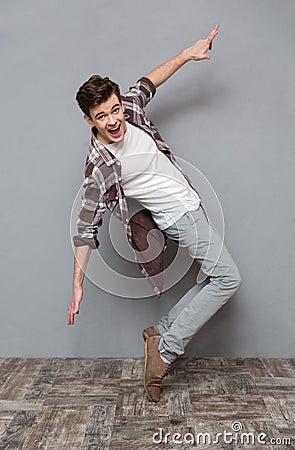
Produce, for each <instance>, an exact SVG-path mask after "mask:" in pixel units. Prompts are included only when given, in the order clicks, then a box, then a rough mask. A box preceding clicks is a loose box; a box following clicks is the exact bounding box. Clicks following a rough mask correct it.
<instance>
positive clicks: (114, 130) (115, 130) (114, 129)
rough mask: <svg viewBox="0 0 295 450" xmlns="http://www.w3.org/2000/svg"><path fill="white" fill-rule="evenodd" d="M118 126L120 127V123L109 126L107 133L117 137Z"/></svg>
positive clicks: (118, 132)
mask: <svg viewBox="0 0 295 450" xmlns="http://www.w3.org/2000/svg"><path fill="white" fill-rule="evenodd" d="M120 128H121V124H119V125H118V126H117V127H116V128H109V133H110V134H111V135H112V136H114V137H117V136H119V134H120Z"/></svg>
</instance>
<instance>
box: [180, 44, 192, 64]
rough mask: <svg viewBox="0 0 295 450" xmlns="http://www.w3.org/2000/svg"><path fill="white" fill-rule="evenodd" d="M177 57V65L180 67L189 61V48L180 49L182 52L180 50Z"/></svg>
mask: <svg viewBox="0 0 295 450" xmlns="http://www.w3.org/2000/svg"><path fill="white" fill-rule="evenodd" d="M177 57H178V59H179V66H180V67H181V66H183V65H184V64H185V63H187V62H188V61H190V60H191V58H190V53H189V48H185V49H184V50H182V52H180V53H179V54H178V55H177Z"/></svg>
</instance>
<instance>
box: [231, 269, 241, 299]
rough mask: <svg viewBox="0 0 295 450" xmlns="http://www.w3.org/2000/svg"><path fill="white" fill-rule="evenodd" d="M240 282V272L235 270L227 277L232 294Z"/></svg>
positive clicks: (238, 287)
mask: <svg viewBox="0 0 295 450" xmlns="http://www.w3.org/2000/svg"><path fill="white" fill-rule="evenodd" d="M241 284H242V278H241V275H240V272H239V271H238V270H236V271H235V272H234V273H233V274H232V275H231V276H230V277H229V279H228V285H229V287H230V289H231V290H232V291H233V294H234V293H235V292H237V291H238V290H239V289H240V286H241Z"/></svg>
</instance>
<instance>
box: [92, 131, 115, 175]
mask: <svg viewBox="0 0 295 450" xmlns="http://www.w3.org/2000/svg"><path fill="white" fill-rule="evenodd" d="M95 131H96V128H95V127H92V128H91V141H90V142H91V144H90V151H91V153H92V155H93V156H94V158H95V159H98V158H99V157H102V159H103V160H104V162H105V163H106V165H107V166H110V165H111V164H114V163H115V162H116V161H117V159H116V158H115V156H114V155H113V154H112V153H111V152H110V151H109V150H108V149H107V148H106V147H105V146H104V145H103V144H102V143H101V142H99V140H98V139H97V138H96V135H95V134H96V133H95Z"/></svg>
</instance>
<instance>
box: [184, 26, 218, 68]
mask: <svg viewBox="0 0 295 450" xmlns="http://www.w3.org/2000/svg"><path fill="white" fill-rule="evenodd" d="M218 28H219V25H218V24H216V25H215V27H214V28H213V30H212V31H211V33H210V34H209V36H208V37H207V38H206V39H200V40H199V41H197V42H195V43H194V44H193V45H192V46H191V47H188V48H187V49H186V50H185V52H186V53H187V60H193V61H200V60H202V59H210V55H208V53H207V52H208V50H212V41H213V39H214V38H215V36H217V34H218Z"/></svg>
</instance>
